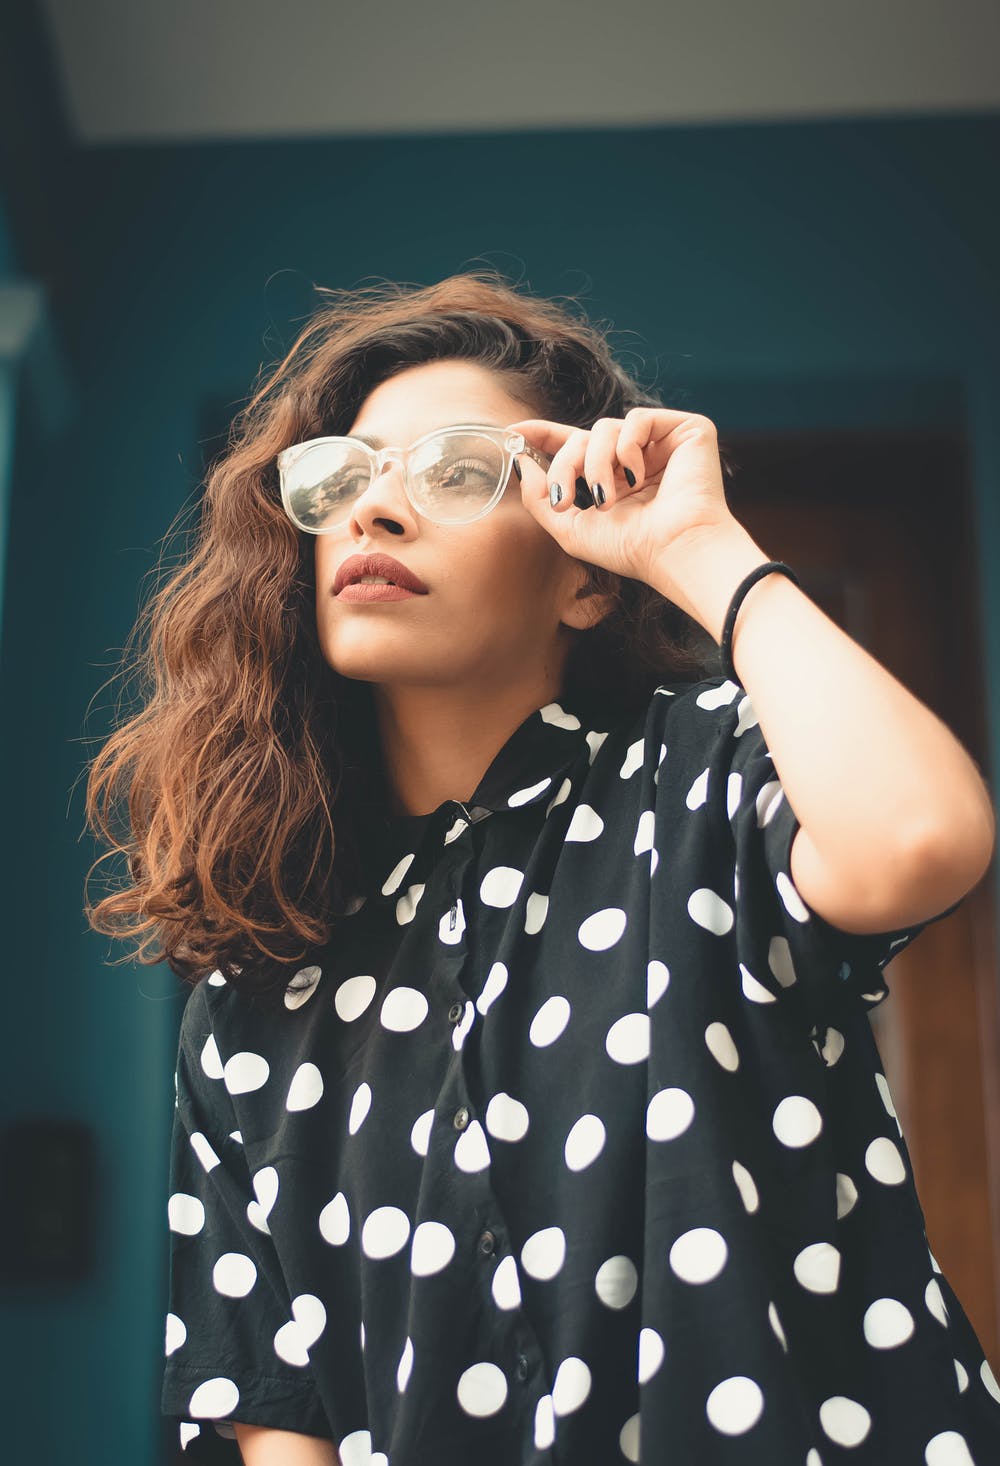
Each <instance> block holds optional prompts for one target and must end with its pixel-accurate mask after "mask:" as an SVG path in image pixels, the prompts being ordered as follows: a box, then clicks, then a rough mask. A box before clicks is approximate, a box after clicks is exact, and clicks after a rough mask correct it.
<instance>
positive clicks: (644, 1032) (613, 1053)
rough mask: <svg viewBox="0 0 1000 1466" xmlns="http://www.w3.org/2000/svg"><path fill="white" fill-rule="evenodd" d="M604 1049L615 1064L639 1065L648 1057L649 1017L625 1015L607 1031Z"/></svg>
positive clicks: (643, 1014) (644, 1015)
mask: <svg viewBox="0 0 1000 1466" xmlns="http://www.w3.org/2000/svg"><path fill="white" fill-rule="evenodd" d="M604 1047H605V1049H606V1050H607V1052H608V1056H609V1058H612V1059H614V1061H615V1063H616V1064H640V1063H642V1061H643V1059H647V1058H648V1057H649V1015H648V1014H647V1013H626V1014H625V1016H624V1018H619V1019H618V1020H617V1022H615V1023H612V1025H611V1027H610V1028H609V1029H608V1034H607V1038H606V1039H605V1040H604Z"/></svg>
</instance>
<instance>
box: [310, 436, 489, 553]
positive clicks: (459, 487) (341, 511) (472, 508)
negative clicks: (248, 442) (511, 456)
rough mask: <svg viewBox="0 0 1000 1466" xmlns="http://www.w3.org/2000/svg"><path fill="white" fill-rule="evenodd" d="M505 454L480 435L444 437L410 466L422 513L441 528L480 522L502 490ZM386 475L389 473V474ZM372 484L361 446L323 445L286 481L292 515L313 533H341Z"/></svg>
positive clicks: (435, 440) (433, 440)
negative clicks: (338, 529) (351, 513)
mask: <svg viewBox="0 0 1000 1466" xmlns="http://www.w3.org/2000/svg"><path fill="white" fill-rule="evenodd" d="M503 464H504V453H503V449H502V448H501V447H500V446H499V444H497V443H494V442H493V441H492V439H490V438H487V437H485V436H483V435H482V434H480V433H455V432H445V433H438V434H436V435H435V436H434V437H432V438H428V439H427V441H426V442H425V443H422V444H421V445H420V447H419V448H417V449H416V450H415V451H414V452H413V453H412V454H411V455H410V460H409V476H410V491H411V493H412V494H413V497H414V499H415V501H416V506H417V508H418V509H419V511H420V513H421V514H423V515H424V516H425V517H426V518H428V519H431V520H434V522H435V523H437V524H461V523H463V522H464V521H466V520H469V519H473V518H475V516H476V514H478V513H479V512H480V510H482V509H484V508H485V507H486V505H487V504H488V503H489V501H490V499H491V498H492V497H493V495H494V494H495V493H496V491H497V489H498V488H499V486H500V476H501V474H502V472H503ZM383 471H384V470H383ZM370 482H371V463H370V461H369V459H368V458H367V456H366V455H365V453H364V451H363V449H361V448H360V447H359V446H358V445H357V444H356V443H351V442H350V441H349V440H348V439H341V440H339V441H336V442H331V443H318V444H317V445H316V446H315V447H313V448H308V449H306V451H305V452H304V453H303V454H302V455H301V456H300V457H299V458H298V459H297V460H296V461H295V463H294V464H293V465H292V467H291V468H290V469H289V471H288V473H287V475H286V492H287V495H288V501H289V505H290V507H291V510H292V513H293V515H294V516H295V518H297V519H298V521H299V522H300V523H301V524H302V525H303V526H305V527H306V528H308V529H312V530H315V531H326V530H330V529H335V528H338V527H339V526H340V525H341V524H343V523H346V522H347V520H348V518H349V517H350V509H351V505H352V504H353V503H354V501H355V500H356V499H357V498H359V496H360V495H361V494H363V493H364V491H365V489H367V487H368V485H369V483H370Z"/></svg>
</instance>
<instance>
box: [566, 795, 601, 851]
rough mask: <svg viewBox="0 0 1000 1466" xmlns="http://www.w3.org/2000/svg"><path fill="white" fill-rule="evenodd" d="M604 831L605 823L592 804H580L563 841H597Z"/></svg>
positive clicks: (575, 810)
mask: <svg viewBox="0 0 1000 1466" xmlns="http://www.w3.org/2000/svg"><path fill="white" fill-rule="evenodd" d="M603 830H604V821H603V820H602V819H601V816H600V815H599V814H598V813H597V810H596V809H594V807H593V805H590V804H578V805H577V806H576V809H574V811H573V814H572V816H571V818H570V822H569V825H568V826H567V829H566V833H565V835H564V836H563V840H565V841H567V842H568V841H570V840H581V841H586V840H596V839H597V838H598V837H599V836H600V835H601V833H602V831H603Z"/></svg>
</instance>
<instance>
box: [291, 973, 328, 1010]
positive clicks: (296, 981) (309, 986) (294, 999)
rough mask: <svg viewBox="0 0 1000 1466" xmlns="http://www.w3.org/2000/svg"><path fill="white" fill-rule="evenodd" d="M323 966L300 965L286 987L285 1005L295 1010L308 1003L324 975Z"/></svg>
mask: <svg viewBox="0 0 1000 1466" xmlns="http://www.w3.org/2000/svg"><path fill="white" fill-rule="evenodd" d="M322 972H323V969H322V968H321V967H315V966H313V967H300V968H299V970H298V972H297V973H296V974H295V976H294V977H293V978H292V980H291V982H290V983H289V984H288V986H287V987H286V988H285V1007H286V1008H288V1009H291V1010H292V1011H294V1010H295V1009H296V1008H301V1007H302V1005H303V1003H308V1001H309V999H310V998H311V997H312V995H313V993H314V992H315V991H316V987H317V985H318V983H319V980H320V977H321V976H322Z"/></svg>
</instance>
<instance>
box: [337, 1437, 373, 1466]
mask: <svg viewBox="0 0 1000 1466" xmlns="http://www.w3.org/2000/svg"><path fill="white" fill-rule="evenodd" d="M338 1451H339V1454H340V1461H341V1466H375V1460H376V1458H375V1457H374V1456H373V1455H372V1437H371V1431H369V1430H352V1431H351V1433H350V1435H345V1436H344V1438H343V1440H342V1441H340V1442H339V1445H338Z"/></svg>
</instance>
